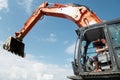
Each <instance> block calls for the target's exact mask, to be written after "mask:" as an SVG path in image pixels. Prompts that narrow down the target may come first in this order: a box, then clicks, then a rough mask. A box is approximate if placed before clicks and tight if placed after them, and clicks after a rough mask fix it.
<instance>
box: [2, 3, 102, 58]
mask: <svg viewBox="0 0 120 80" xmlns="http://www.w3.org/2000/svg"><path fill="white" fill-rule="evenodd" d="M44 15H46V16H54V17H60V18H65V19H68V20H71V21H73V22H74V23H76V24H77V25H78V27H79V28H81V27H86V26H88V25H91V24H96V23H100V22H101V20H100V19H99V18H98V17H97V16H96V14H95V13H94V12H92V11H91V10H90V9H89V8H87V7H86V6H83V5H73V4H58V3H55V4H53V5H49V3H48V2H43V3H42V4H41V5H40V6H38V8H37V9H36V10H35V11H34V12H33V14H32V15H31V16H30V17H29V18H28V20H27V21H26V22H25V24H24V26H23V27H22V29H21V30H20V31H19V32H16V33H15V37H8V39H7V41H6V42H5V44H4V45H3V48H4V49H6V50H8V51H11V52H13V53H15V54H17V55H19V56H21V57H24V56H25V54H24V46H25V45H24V43H22V40H23V38H24V37H25V36H26V34H27V33H28V32H29V31H30V30H31V29H32V28H33V27H34V25H35V24H36V23H37V22H38V20H39V19H40V18H41V17H42V16H44Z"/></svg>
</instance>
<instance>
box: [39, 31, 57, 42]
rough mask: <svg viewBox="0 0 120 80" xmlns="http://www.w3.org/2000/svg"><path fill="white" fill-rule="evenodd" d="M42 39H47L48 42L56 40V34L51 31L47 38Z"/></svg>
mask: <svg viewBox="0 0 120 80" xmlns="http://www.w3.org/2000/svg"><path fill="white" fill-rule="evenodd" d="M41 40H42V41H47V42H56V41H57V39H56V35H55V34H54V33H50V34H49V36H48V37H47V38H42V39H41Z"/></svg>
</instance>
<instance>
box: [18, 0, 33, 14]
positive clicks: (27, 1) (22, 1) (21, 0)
mask: <svg viewBox="0 0 120 80" xmlns="http://www.w3.org/2000/svg"><path fill="white" fill-rule="evenodd" d="M32 2H33V0H17V3H18V4H19V5H21V6H22V7H24V8H25V10H26V12H27V14H29V15H30V14H31V7H32Z"/></svg>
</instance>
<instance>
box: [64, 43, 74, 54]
mask: <svg viewBox="0 0 120 80" xmlns="http://www.w3.org/2000/svg"><path fill="white" fill-rule="evenodd" d="M74 49H75V43H73V44H71V45H70V46H69V47H68V48H67V49H66V50H65V52H66V53H68V54H73V53H74Z"/></svg>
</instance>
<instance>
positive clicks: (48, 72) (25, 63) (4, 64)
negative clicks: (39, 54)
mask: <svg viewBox="0 0 120 80" xmlns="http://www.w3.org/2000/svg"><path fill="white" fill-rule="evenodd" d="M2 44H3V42H2V41H0V46H2ZM31 56H32V55H30V54H27V55H26V58H24V59H23V58H20V57H19V56H16V55H14V54H11V53H9V52H7V51H5V50H3V49H2V48H0V80H66V79H67V78H66V76H68V75H70V74H72V69H71V68H70V67H61V66H58V65H56V64H47V63H43V62H40V61H39V62H38V60H35V58H34V56H32V57H31Z"/></svg>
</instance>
